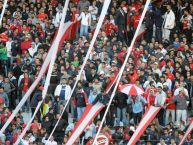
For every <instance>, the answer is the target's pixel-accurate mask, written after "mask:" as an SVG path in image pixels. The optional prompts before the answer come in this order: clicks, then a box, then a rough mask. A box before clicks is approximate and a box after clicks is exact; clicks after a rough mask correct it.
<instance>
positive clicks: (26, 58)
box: [0, 0, 193, 145]
mask: <svg viewBox="0 0 193 145" xmlns="http://www.w3.org/2000/svg"><path fill="white" fill-rule="evenodd" d="M64 2H65V1H63V0H8V5H7V7H6V11H5V14H4V17H3V21H2V25H1V27H0V128H1V127H2V126H3V125H4V124H5V123H6V120H7V119H8V118H9V116H10V115H11V113H12V111H13V110H14V109H15V107H16V105H17V104H18V103H19V101H20V100H21V99H22V97H23V96H24V95H25V93H26V92H27V91H28V89H29V87H30V86H31V84H32V83H33V82H34V80H35V79H36V78H37V76H38V74H39V71H40V69H41V65H42V64H43V62H44V60H45V58H46V55H47V53H48V50H49V47H50V46H51V42H52V40H53V38H54V36H55V33H56V30H57V28H58V27H59V22H60V20H61V16H62V9H63V6H64ZM103 2H104V0H71V1H70V4H69V7H68V11H67V15H66V19H65V22H68V21H72V22H74V25H73V28H72V30H71V32H70V33H69V36H68V38H67V39H66V40H65V41H64V42H63V45H62V47H61V49H60V50H59V52H58V54H57V59H56V62H55V64H54V70H53V73H52V76H51V80H50V85H49V88H48V92H47V95H46V99H45V100H44V101H43V104H42V106H41V109H40V110H39V111H38V113H37V115H36V118H35V119H34V121H33V123H32V124H31V126H30V129H29V130H28V132H27V133H26V135H25V137H24V138H23V139H21V142H22V144H24V145H28V144H33V145H35V144H38V145H39V144H45V143H47V144H50V145H55V144H63V145H64V144H65V143H66V141H67V140H68V138H69V136H70V134H71V133H72V130H73V128H74V126H75V124H76V122H77V121H78V119H79V118H80V117H81V115H82V114H83V112H84V110H85V107H86V106H87V105H88V104H95V103H97V102H98V101H99V102H101V103H103V104H105V105H106V104H108V101H109V98H110V94H111V91H112V89H111V90H110V92H108V93H106V89H107V88H108V86H109V84H110V83H111V82H112V81H114V79H115V77H116V76H117V74H118V72H119V69H120V68H121V66H122V64H123V61H124V58H125V55H126V52H127V48H128V46H129V45H130V42H131V40H132V38H133V35H134V33H135V30H136V28H137V26H138V23H139V19H140V16H141V13H142V11H143V8H144V4H145V0H127V1H126V0H112V2H111V4H110V7H109V9H108V13H107V15H106V17H105V20H104V22H103V25H102V28H101V30H100V32H99V35H98V36H97V40H96V42H95V45H94V47H93V50H92V52H91V54H90V57H89V60H88V62H87V64H86V66H85V68H84V71H83V74H82V75H81V78H80V81H79V82H78V84H77V87H76V89H75V92H74V93H73V95H72V98H71V100H70V103H69V105H68V107H67V109H66V110H65V112H64V114H63V116H62V119H61V120H60V122H59V124H58V126H57V128H56V130H55V132H54V134H53V136H52V138H51V139H50V140H47V137H48V135H49V134H50V133H51V131H52V129H53V127H54V125H55V124H56V122H57V120H58V118H59V117H60V113H61V112H62V110H63V108H64V105H65V103H66V101H67V99H68V98H67V96H69V94H70V92H71V90H72V87H73V84H74V82H75V80H76V76H77V74H78V72H79V70H80V68H81V65H82V63H83V61H84V57H85V56H86V53H87V50H88V47H89V45H90V42H91V39H92V36H93V33H94V30H95V28H96V24H97V22H98V19H99V16H100V13H101V10H102V6H103ZM2 7H3V1H2V0H1V1H0V12H1V11H2ZM192 22H193V3H192V1H190V0H162V1H161V0H160V1H159V0H158V1H156V0H154V1H152V3H151V5H150V6H149V8H148V12H147V13H146V17H145V20H144V22H143V27H144V28H145V33H144V34H143V35H142V36H140V37H139V38H138V40H137V41H136V43H135V47H134V48H133V50H132V53H131V55H130V57H129V60H128V62H127V65H126V68H125V70H124V72H123V75H122V77H121V85H123V84H136V85H137V86H139V87H142V88H143V89H144V91H145V93H144V94H142V95H140V96H129V95H126V94H124V93H121V92H120V91H119V90H117V93H116V95H115V98H114V100H113V103H112V104H111V107H110V110H109V112H108V115H107V117H106V123H105V125H104V127H103V129H102V132H103V133H104V134H106V135H107V136H108V137H109V140H110V143H111V144H113V145H116V144H117V145H124V144H126V143H127V142H128V141H129V139H130V137H131V136H132V134H133V132H134V131H135V129H136V127H137V125H138V123H139V121H140V120H141V118H142V115H143V113H144V111H145V109H146V108H147V107H148V106H150V105H154V106H159V107H161V108H162V109H161V110H160V112H159V113H158V114H157V116H156V118H155V120H154V121H153V122H152V123H151V124H150V125H149V127H148V128H147V129H146V131H145V133H144V134H143V136H142V137H141V138H140V140H139V141H138V143H137V144H138V145H177V144H178V143H179V141H180V140H181V139H182V137H183V135H184V133H185V131H186V129H187V125H189V123H190V122H191V121H192V119H191V117H192V116H193V53H192V51H193V40H192V37H193V31H192ZM45 77H46V76H44V77H43V78H42V79H41V81H40V83H39V85H38V86H37V87H36V89H35V91H34V92H33V93H32V95H31V96H30V98H29V99H28V100H27V101H26V103H25V105H24V106H22V109H21V110H20V112H19V113H18V114H17V115H16V117H15V118H14V120H13V121H12V123H11V124H10V125H9V127H8V128H7V129H6V131H5V132H4V133H3V134H1V135H0V144H6V145H8V144H13V143H14V142H15V141H16V140H17V138H18V136H19V135H20V133H21V132H22V130H23V128H24V127H25V125H26V123H27V122H24V119H23V114H24V113H27V114H31V113H32V114H33V113H34V111H35V108H36V106H37V104H38V102H39V101H41V100H42V90H43V89H44V88H43V86H44V83H45ZM104 111H105V108H104V109H103V110H102V111H101V112H100V113H99V115H98V116H97V118H96V119H95V121H94V122H93V123H92V124H91V125H90V126H89V127H87V129H86V130H85V131H84V133H83V134H82V135H81V137H80V138H79V139H78V140H77V143H76V144H86V145H89V144H91V143H90V140H91V139H92V138H93V137H94V136H95V134H96V131H97V129H98V125H99V124H100V121H101V119H102V117H103V114H104ZM184 145H193V138H192V134H189V135H188V137H187V139H186V141H185V143H184Z"/></svg>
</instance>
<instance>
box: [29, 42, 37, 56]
mask: <svg viewBox="0 0 193 145" xmlns="http://www.w3.org/2000/svg"><path fill="white" fill-rule="evenodd" d="M37 51H38V48H37V47H36V46H35V43H34V42H32V43H31V47H30V48H29V49H28V52H29V54H30V56H31V57H34V54H35V53H36V52H37Z"/></svg>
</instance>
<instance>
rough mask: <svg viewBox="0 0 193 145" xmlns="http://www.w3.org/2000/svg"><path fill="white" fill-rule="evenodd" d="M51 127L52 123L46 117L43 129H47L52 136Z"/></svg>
mask: <svg viewBox="0 0 193 145" xmlns="http://www.w3.org/2000/svg"><path fill="white" fill-rule="evenodd" d="M51 125H52V122H51V121H50V119H49V117H48V116H46V117H45V119H44V120H43V123H42V127H43V128H45V129H46V132H47V133H49V134H50V132H51Z"/></svg>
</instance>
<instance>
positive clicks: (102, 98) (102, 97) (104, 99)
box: [93, 93, 110, 105]
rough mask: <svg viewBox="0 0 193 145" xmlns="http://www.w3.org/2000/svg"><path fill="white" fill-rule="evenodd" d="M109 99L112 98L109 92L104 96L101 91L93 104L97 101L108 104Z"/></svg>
mask: <svg viewBox="0 0 193 145" xmlns="http://www.w3.org/2000/svg"><path fill="white" fill-rule="evenodd" d="M109 100H110V96H109V95H108V94H106V95H104V96H103V95H102V94H101V93H100V94H98V95H97V96H96V98H95V100H94V101H93V104H96V103H97V102H100V103H102V104H104V105H106V104H108V102H109Z"/></svg>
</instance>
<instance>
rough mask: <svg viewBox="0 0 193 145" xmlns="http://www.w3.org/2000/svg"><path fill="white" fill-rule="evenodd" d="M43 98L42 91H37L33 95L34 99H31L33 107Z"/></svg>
mask: <svg viewBox="0 0 193 145" xmlns="http://www.w3.org/2000/svg"><path fill="white" fill-rule="evenodd" d="M41 100H42V92H41V91H36V92H35V94H34V95H33V97H32V99H31V103H30V104H31V107H32V108H36V107H37V105H38V103H39V101H41Z"/></svg>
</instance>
